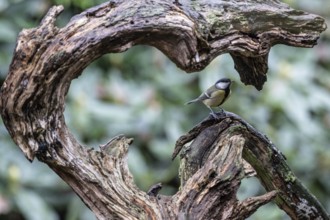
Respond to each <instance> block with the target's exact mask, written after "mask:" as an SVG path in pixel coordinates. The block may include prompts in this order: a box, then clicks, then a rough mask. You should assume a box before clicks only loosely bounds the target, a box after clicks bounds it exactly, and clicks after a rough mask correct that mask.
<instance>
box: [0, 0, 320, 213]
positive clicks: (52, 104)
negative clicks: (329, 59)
mask: <svg viewBox="0 0 330 220" xmlns="http://www.w3.org/2000/svg"><path fill="white" fill-rule="evenodd" d="M62 11H63V7H62V6H54V7H52V8H51V9H50V10H49V11H48V13H47V15H46V16H45V18H44V19H43V20H42V21H41V23H40V25H39V26H38V27H36V28H32V29H25V30H23V31H22V32H21V33H20V34H19V36H18V39H17V44H16V48H15V51H14V56H13V60H12V63H11V65H10V68H9V73H8V76H7V78H6V80H5V82H4V83H3V85H2V87H1V96H0V108H1V116H2V118H3V121H4V124H5V126H6V127H7V129H8V131H9V133H10V135H11V137H12V138H13V140H14V141H15V143H16V144H17V145H18V146H19V147H20V149H21V150H22V151H23V153H24V154H25V156H26V157H27V158H28V159H29V160H30V161H32V160H33V159H34V158H35V157H36V156H37V158H38V159H39V160H40V161H43V162H45V163H47V164H48V165H49V167H50V168H51V169H53V170H54V171H55V172H56V173H57V174H58V175H59V176H60V177H61V178H62V179H63V180H65V181H66V182H67V183H68V184H69V185H70V186H71V187H72V188H73V189H74V191H75V192H76V193H77V194H78V195H79V196H80V197H81V198H82V200H83V201H84V202H85V203H86V205H87V206H88V207H89V208H90V209H92V211H93V212H94V213H95V214H96V216H97V217H98V218H100V219H106V218H112V219H116V218H124V217H125V219H148V218H151V219H161V218H163V219H173V218H176V217H178V216H179V219H182V218H183V217H185V216H187V215H188V216H190V215H191V214H195V213H196V215H198V216H199V217H214V216H215V215H216V213H218V216H222V217H223V218H224V217H226V216H227V217H228V216H232V218H233V219H235V218H236V217H234V214H235V213H234V212H230V209H228V207H225V206H224V204H219V201H218V200H216V198H217V197H222V198H226V199H228V201H230V202H231V203H230V204H232V205H233V206H235V207H240V208H238V209H237V210H241V211H239V212H238V211H237V212H236V214H237V213H240V215H242V213H244V216H248V215H249V214H250V213H251V211H253V210H255V207H257V206H259V205H260V204H263V203H264V202H267V201H269V200H270V199H272V198H273V197H274V196H275V194H276V193H274V192H273V193H271V194H268V195H265V196H261V197H260V198H256V199H254V200H251V201H252V202H251V201H245V202H238V201H237V199H236V196H235V195H236V191H237V189H238V186H239V181H240V180H241V179H242V178H243V177H244V173H245V172H244V168H243V167H244V166H243V165H242V164H244V162H242V160H241V154H242V149H243V155H244V154H245V152H246V151H245V147H243V145H244V146H246V145H247V143H248V142H246V140H245V141H243V139H244V138H243V139H242V137H240V136H239V135H237V134H235V135H229V133H228V135H229V136H225V137H226V139H228V140H230V141H229V142H223V140H220V139H217V140H218V143H215V144H214V149H215V151H213V150H212V151H210V152H208V153H209V155H212V157H213V158H212V160H210V161H202V162H201V163H199V165H200V164H207V165H205V166H203V167H204V169H205V170H204V171H205V172H204V173H202V172H201V171H197V172H196V173H195V174H194V172H190V173H188V172H187V173H186V174H184V175H185V177H189V178H185V179H183V183H184V184H182V187H181V190H180V191H179V192H178V193H177V194H176V195H174V196H173V197H165V196H157V195H156V194H157V193H152V195H154V196H148V195H147V194H146V193H144V192H142V191H140V190H139V189H137V188H136V187H135V185H134V184H133V181H132V178H131V176H130V174H129V172H128V169H127V164H126V153H127V148H128V145H129V142H130V141H129V140H128V139H126V138H125V137H122V136H121V137H118V138H117V139H115V142H110V143H112V144H111V145H106V146H108V147H110V148H109V149H107V150H105V151H104V152H97V151H94V150H86V149H85V148H83V147H82V146H81V145H80V144H79V143H78V141H77V140H76V139H75V138H74V137H73V136H72V135H71V133H70V132H69V130H68V128H67V127H66V124H65V121H64V117H63V112H64V104H65V103H64V102H65V95H66V94H67V91H68V90H69V86H70V83H71V81H72V80H73V79H74V78H76V77H78V76H79V75H80V74H81V73H82V71H83V69H84V68H85V67H86V66H87V65H89V64H90V63H91V62H93V61H94V60H95V59H97V58H98V57H100V56H102V55H103V54H106V53H118V52H123V51H125V50H127V49H129V48H130V47H132V46H134V45H138V44H145V45H151V46H154V47H156V48H158V49H159V50H161V51H162V52H163V53H164V54H165V55H167V56H168V57H169V58H170V59H171V60H172V61H173V62H174V63H175V64H176V65H177V66H178V67H179V68H181V69H183V70H185V71H186V72H193V71H199V70H202V69H204V68H205V67H206V66H207V65H208V64H209V63H210V62H211V61H212V60H213V59H214V58H215V57H217V56H218V55H220V54H223V53H230V54H231V56H232V57H233V59H234V62H235V67H236V69H237V70H238V72H239V74H240V75H241V80H242V82H243V83H245V84H251V85H254V86H255V87H256V88H257V89H261V88H262V86H263V84H264V82H265V81H266V72H267V56H268V53H269V50H270V48H271V47H272V46H273V45H274V44H278V43H281V44H287V45H291V46H299V47H312V46H313V45H315V44H316V41H317V39H318V37H319V35H320V33H321V32H322V31H323V30H324V29H325V23H324V19H322V18H321V17H319V16H317V15H312V14H308V13H305V12H301V11H296V10H294V9H292V8H290V7H288V6H287V5H285V4H283V3H280V2H279V1H276V0H274V1H270V0H268V1H253V0H244V1H243V0H242V1H235V2H232V1H218V2H216V1H174V2H173V1H163V0H162V1H161V0H145V1H141V0H137V1H134V3H132V2H131V1H119V0H118V1H109V2H106V3H103V4H101V5H99V6H96V7H93V8H91V9H88V10H86V11H84V12H82V13H81V14H79V15H76V16H74V17H73V18H72V19H71V20H70V22H69V23H68V24H67V25H66V26H65V27H63V28H58V27H56V26H55V21H56V17H57V16H58V15H59V14H60V13H61V12H62ZM226 130H227V128H224V130H223V131H226ZM212 132H214V131H212ZM218 132H220V131H218ZM221 132H222V131H221ZM215 134H218V133H215ZM228 140H227V141H228ZM243 143H245V144H243ZM106 146H105V147H106ZM233 146H237V149H236V148H235V149H234V148H233ZM219 152H221V154H220V153H219ZM222 155H227V156H228V158H232V159H233V160H234V161H236V162H237V163H235V164H229V161H228V160H227V159H226V158H223V157H222ZM243 157H244V156H243ZM246 160H247V159H246ZM192 162H193V161H188V162H187V163H186V164H187V165H189V164H191V163H192ZM248 162H249V163H250V164H251V165H253V164H252V162H253V161H252V162H250V161H248ZM210 163H213V165H212V164H210ZM224 164H227V165H228V166H223V165H224ZM196 167H198V166H196V165H195V167H193V168H192V169H195V168H196ZM219 167H223V169H219ZM227 168H230V169H229V170H228V169H227ZM254 168H255V167H254ZM256 172H257V173H258V170H256ZM204 174H207V175H204ZM195 175H199V177H200V179H198V180H196V181H195V182H193V181H192V180H190V179H191V178H194V176H195ZM226 178H228V179H226ZM195 183H198V184H197V185H196V184H195ZM188 186H189V187H190V188H189V187H188ZM224 188H226V189H230V190H228V191H224V190H221V189H224ZM215 189H217V190H216V191H214V190H215ZM269 189H270V191H273V190H274V188H272V187H271V186H269ZM196 190H198V191H196ZM210 192H213V193H214V196H212V195H210V194H209V193H210ZM225 192H226V193H227V194H224V193H225ZM277 198H278V197H277ZM195 199H198V200H195ZM206 199H207V201H211V202H210V203H208V204H204V205H205V206H199V204H198V202H200V201H206ZM185 201H188V202H187V203H185ZM281 205H282V206H283V207H285V208H286V207H291V206H290V204H286V203H284V204H282V203H281ZM243 206H244V207H248V208H246V209H245V208H244V207H243ZM127 207H129V208H128V209H127ZM201 207H203V210H201ZM285 208H284V209H285ZM215 209H220V210H217V211H216V212H214V213H213V214H212V212H213V211H214V210H215ZM198 210H201V213H200V214H198V212H197V211H198ZM206 210H209V211H210V212H205V211H206ZM245 210H247V211H245ZM288 210H290V209H289V208H288ZM316 210H318V209H316ZM224 213H226V214H224ZM180 216H181V217H182V218H181V217H180ZM290 216H291V215H290ZM224 219H225V218H224Z"/></svg>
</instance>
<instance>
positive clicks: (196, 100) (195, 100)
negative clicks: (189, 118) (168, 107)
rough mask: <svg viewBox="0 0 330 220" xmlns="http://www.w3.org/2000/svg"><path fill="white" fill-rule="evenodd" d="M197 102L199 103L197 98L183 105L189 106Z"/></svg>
mask: <svg viewBox="0 0 330 220" xmlns="http://www.w3.org/2000/svg"><path fill="white" fill-rule="evenodd" d="M198 101H199V99H198V98H197V99H193V100H191V101H189V102H186V103H185V105H189V104H191V103H194V102H198Z"/></svg>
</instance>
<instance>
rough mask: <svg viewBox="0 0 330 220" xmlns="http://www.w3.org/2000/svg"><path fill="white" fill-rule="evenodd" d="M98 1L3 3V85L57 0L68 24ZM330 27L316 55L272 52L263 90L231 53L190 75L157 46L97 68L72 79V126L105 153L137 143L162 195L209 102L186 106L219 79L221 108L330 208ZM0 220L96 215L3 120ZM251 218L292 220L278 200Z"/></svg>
mask: <svg viewBox="0 0 330 220" xmlns="http://www.w3.org/2000/svg"><path fill="white" fill-rule="evenodd" d="M101 2H104V1H101V0H94V1H90V0H29V1H27V0H26V1H24V0H1V1H0V85H1V84H2V83H3V81H4V79H5V77H6V74H7V72H8V67H9V64H10V61H11V59H12V54H13V50H14V47H15V42H16V37H17V35H18V33H19V32H20V31H21V29H22V28H32V27H35V26H37V25H38V24H39V21H40V20H41V18H42V17H43V15H44V14H45V13H46V11H47V10H48V9H49V7H51V6H52V5H54V4H63V5H64V6H65V11H64V12H63V13H62V14H61V15H60V17H59V19H58V22H57V24H58V26H60V27H62V26H64V25H65V24H66V22H68V20H69V19H70V17H72V15H74V14H77V13H80V12H81V11H82V10H84V9H86V8H88V7H91V6H93V5H96V4H99V3H101ZM284 2H286V3H288V4H289V5H290V6H292V7H294V8H296V9H301V10H304V11H308V12H310V13H315V14H318V15H321V16H323V17H324V18H326V20H327V23H328V26H329V24H330V23H329V18H330V4H329V2H328V1H327V0H316V1H309V0H299V1H298V0H287V1H284ZM329 41H330V31H329V30H327V31H326V32H325V33H323V34H322V37H321V39H320V40H319V43H318V45H317V46H316V47H314V48H313V49H304V48H293V47H287V46H283V45H277V46H275V47H273V48H272V50H271V53H270V56H269V73H268V82H267V83H266V84H265V86H264V89H263V90H262V91H261V92H258V91H257V90H256V89H254V88H253V87H251V86H244V85H243V84H242V83H241V82H240V81H239V77H238V74H237V73H236V71H235V70H234V68H233V66H234V65H233V61H232V60H231V58H230V57H229V56H228V55H223V56H221V57H218V58H217V59H216V60H214V61H213V62H212V63H211V64H210V65H209V66H208V67H207V68H206V69H205V70H204V71H202V72H201V73H192V74H186V73H184V72H183V71H181V70H179V69H178V68H177V67H176V66H175V65H174V64H173V63H171V61H169V59H167V58H166V57H165V56H164V55H163V54H162V53H161V52H160V51H158V50H157V49H155V48H151V47H145V46H136V47H133V48H131V49H130V50H128V51H127V52H125V53H121V54H109V55H105V56H103V57H102V58H100V59H98V60H96V61H95V62H93V63H92V64H91V65H90V66H89V67H88V68H87V69H85V71H84V73H83V75H82V76H80V77H79V78H78V79H76V80H74V81H73V82H72V85H71V88H70V91H69V94H68V95H67V105H66V110H65V116H66V122H67V124H68V126H69V127H70V129H71V131H72V132H73V133H74V135H75V136H76V137H77V138H78V139H79V140H80V141H81V143H83V144H84V145H88V146H93V147H95V148H96V149H98V146H99V145H100V144H104V143H106V142H107V141H108V140H109V139H110V138H111V137H113V136H115V135H118V134H121V133H124V134H125V135H126V136H128V137H133V138H134V139H135V141H134V143H133V145H132V146H131V147H130V151H129V165H130V170H131V172H132V173H133V175H134V178H135V182H136V184H137V185H138V186H139V187H140V188H141V189H142V190H145V191H146V190H147V189H148V188H149V187H150V185H152V184H154V183H157V182H162V183H163V185H164V189H163V190H162V191H161V193H162V194H168V195H170V194H174V193H175V192H176V190H177V186H178V178H177V175H178V173H177V169H178V161H177V160H176V161H174V162H171V159H170V157H171V154H172V151H173V148H174V144H175V141H176V139H177V138H178V137H179V136H180V135H182V134H184V133H185V132H186V131H188V130H189V129H190V128H191V127H192V126H193V125H195V124H196V123H198V122H199V121H200V120H202V119H203V118H205V117H206V116H208V113H209V111H208V109H207V108H205V106H202V105H199V104H196V105H189V106H185V105H183V103H185V102H186V101H188V100H190V99H193V98H195V97H197V96H198V95H199V94H200V92H201V91H202V90H204V89H206V88H207V87H209V86H210V85H211V84H212V83H214V82H215V81H216V80H217V79H219V78H221V77H229V78H231V79H233V80H235V81H236V83H235V84H234V85H233V93H232V96H231V98H230V99H229V100H228V101H227V102H226V103H225V104H224V106H223V107H224V108H225V109H226V110H228V111H232V112H234V113H236V114H239V115H240V116H242V117H243V118H244V119H246V120H247V121H248V122H250V123H251V124H252V125H253V126H255V127H256V128H257V129H258V130H259V131H262V132H263V133H265V134H266V135H267V136H268V137H269V138H270V139H271V140H272V141H273V142H274V143H275V145H276V146H277V147H278V148H279V149H280V150H281V151H282V152H283V153H284V155H285V156H286V157H287V162H288V164H289V166H290V167H291V168H292V169H293V171H294V172H295V174H296V175H297V176H298V178H299V179H301V181H302V182H303V183H304V185H305V186H307V188H308V189H309V190H310V191H311V192H312V193H313V194H314V195H315V196H316V197H317V198H318V199H319V200H320V202H321V203H322V204H323V205H324V206H325V208H326V209H327V210H328V212H330V184H329V183H330V149H329V146H330V132H329V130H330V111H329V109H330V74H329V69H330V43H329ZM263 192H264V190H263V188H262V186H260V184H259V182H258V180H257V179H255V178H251V179H247V180H244V181H243V183H242V186H241V188H240V193H239V198H240V199H244V198H246V197H247V196H253V195H259V194H261V193H263ZM0 219H13V220H16V219H17V220H21V219H28V220H39V219H40V220H56V219H65V220H75V219H82V220H83V219H86V220H90V219H95V217H94V215H93V213H91V212H90V211H89V210H88V209H87V208H86V207H85V205H84V204H83V203H82V202H81V201H80V199H79V198H78V197H77V196H76V195H75V194H74V193H73V192H72V191H71V189H70V188H69V187H68V186H67V185H66V183H64V182H63V181H62V180H61V179H60V178H59V177H57V176H56V175H55V174H54V173H53V172H52V171H51V170H50V169H49V168H48V167H47V166H46V165H44V164H42V163H40V162H39V161H37V160H36V161H34V162H33V163H29V162H28V161H27V160H26V159H25V158H24V156H23V153H22V152H21V151H20V150H19V148H18V147H17V146H15V145H14V143H13V142H12V140H11V138H10V137H9V135H8V132H7V131H6V129H5V127H4V125H3V123H2V121H1V119H0ZM250 219H289V218H288V217H287V216H286V214H285V213H284V212H282V211H281V210H280V209H278V208H277V207H276V206H275V205H274V204H269V205H266V206H263V207H261V208H260V209H259V210H258V212H257V213H255V214H254V215H253V216H251V218H250Z"/></svg>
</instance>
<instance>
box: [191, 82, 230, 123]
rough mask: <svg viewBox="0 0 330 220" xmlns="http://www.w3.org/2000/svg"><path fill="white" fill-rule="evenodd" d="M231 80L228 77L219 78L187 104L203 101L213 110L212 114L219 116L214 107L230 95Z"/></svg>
mask: <svg viewBox="0 0 330 220" xmlns="http://www.w3.org/2000/svg"><path fill="white" fill-rule="evenodd" d="M231 82H232V81H231V80H230V79H228V78H222V79H219V80H218V81H217V82H216V83H215V84H214V85H213V86H211V87H210V88H208V89H207V90H206V91H205V92H203V93H202V94H201V95H200V96H199V97H198V98H196V99H193V100H191V101H189V102H187V103H186V105H188V104H191V103H194V102H199V101H200V102H203V104H204V105H205V106H206V107H208V108H209V109H210V110H211V115H212V116H213V117H215V118H217V115H216V114H215V112H214V111H213V109H212V108H213V107H218V106H220V105H222V104H223V103H224V102H225V101H226V100H227V99H228V97H229V95H230V93H231V91H230V85H231Z"/></svg>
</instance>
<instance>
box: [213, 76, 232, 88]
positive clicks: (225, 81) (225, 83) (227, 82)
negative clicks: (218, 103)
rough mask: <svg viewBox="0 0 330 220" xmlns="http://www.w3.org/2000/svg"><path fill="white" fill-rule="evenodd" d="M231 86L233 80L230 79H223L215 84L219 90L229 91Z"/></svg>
mask: <svg viewBox="0 0 330 220" xmlns="http://www.w3.org/2000/svg"><path fill="white" fill-rule="evenodd" d="M230 84H231V80H230V79H228V78H222V79H219V80H218V81H217V82H216V83H215V87H216V88H217V89H228V88H229V87H230Z"/></svg>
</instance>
